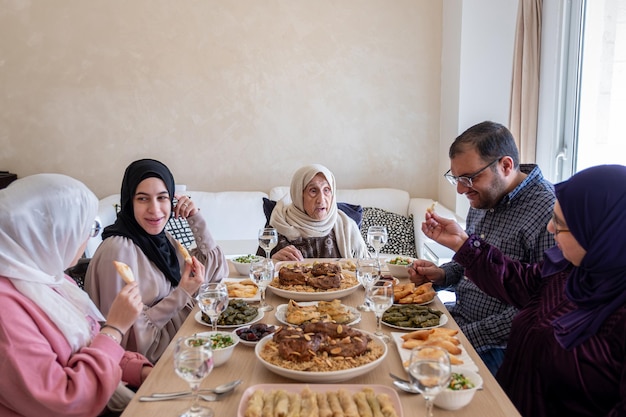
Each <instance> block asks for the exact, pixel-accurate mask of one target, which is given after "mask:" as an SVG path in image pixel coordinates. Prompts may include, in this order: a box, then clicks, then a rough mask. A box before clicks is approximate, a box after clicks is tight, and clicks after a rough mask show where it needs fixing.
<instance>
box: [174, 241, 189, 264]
mask: <svg viewBox="0 0 626 417" xmlns="http://www.w3.org/2000/svg"><path fill="white" fill-rule="evenodd" d="M176 244H177V245H176V246H178V251H179V252H180V254H181V255H183V259H184V260H185V262H186V263H188V264H190V265H191V255H190V254H189V251H188V250H187V248H186V247H185V245H183V244H182V243H180V241H178V240H177V241H176Z"/></svg>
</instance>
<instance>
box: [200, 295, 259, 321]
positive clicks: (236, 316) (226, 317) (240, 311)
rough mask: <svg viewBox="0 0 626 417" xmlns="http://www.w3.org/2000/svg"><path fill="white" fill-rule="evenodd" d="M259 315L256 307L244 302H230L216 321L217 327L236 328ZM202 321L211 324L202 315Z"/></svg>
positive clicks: (203, 314) (207, 317)
mask: <svg viewBox="0 0 626 417" xmlns="http://www.w3.org/2000/svg"><path fill="white" fill-rule="evenodd" d="M258 314H259V310H258V309H257V308H256V307H252V306H250V305H248V303H246V302H245V301H244V300H236V299H235V300H230V301H229V302H228V307H226V310H224V312H223V313H222V314H220V316H219V317H218V319H217V325H218V326H238V325H243V324H246V323H249V322H251V321H252V320H253V319H254V318H256V316H257V315H258ZM202 321H204V322H205V323H208V324H211V319H210V318H209V316H207V315H206V314H205V313H202Z"/></svg>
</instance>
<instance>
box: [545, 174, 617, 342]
mask: <svg viewBox="0 0 626 417" xmlns="http://www.w3.org/2000/svg"><path fill="white" fill-rule="evenodd" d="M555 193H556V198H557V200H558V201H559V204H560V206H561V209H562V210H563V216H564V217H565V222H566V223H567V226H568V228H569V230H570V231H571V233H572V235H573V236H574V238H575V239H576V240H577V241H578V243H579V244H580V245H581V246H582V247H583V248H584V249H585V250H586V251H587V253H586V255H585V256H584V258H583V259H582V261H581V264H580V266H578V267H574V268H573V270H572V272H571V273H570V276H569V277H568V279H567V282H566V295H567V298H569V299H570V300H571V301H572V302H573V303H574V304H575V305H576V306H577V307H578V308H577V309H575V310H574V311H571V312H569V313H567V314H566V315H564V316H563V317H561V318H559V319H557V320H555V321H554V322H553V326H554V327H555V330H556V335H557V339H558V341H559V343H560V344H561V345H562V346H563V347H564V348H566V349H569V348H573V347H576V346H578V345H580V344H581V343H583V342H584V341H586V340H587V339H589V338H590V337H591V336H593V335H594V334H595V333H596V332H597V331H598V329H599V328H600V326H601V325H602V323H603V322H604V320H605V319H606V318H607V317H608V316H609V315H611V313H613V312H614V311H615V310H616V309H618V308H619V307H621V306H623V305H624V303H626V255H625V254H626V167H625V166H622V165H600V166H596V167H592V168H588V169H586V170H584V171H581V172H579V173H578V174H576V175H574V176H572V177H571V178H570V179H569V180H567V181H565V182H562V183H560V184H557V185H556V186H555ZM561 257H562V254H561ZM553 260H554V259H553ZM557 261H558V259H557Z"/></svg>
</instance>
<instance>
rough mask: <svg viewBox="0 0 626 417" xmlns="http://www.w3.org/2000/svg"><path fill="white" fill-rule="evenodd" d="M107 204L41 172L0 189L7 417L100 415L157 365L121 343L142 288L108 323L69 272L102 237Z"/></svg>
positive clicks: (2, 390) (0, 324)
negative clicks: (99, 223)
mask: <svg viewBox="0 0 626 417" xmlns="http://www.w3.org/2000/svg"><path fill="white" fill-rule="evenodd" d="M97 208H98V199H97V198H96V196H95V195H94V194H93V193H92V192H91V191H89V189H88V188H87V187H86V186H85V185H84V184H82V183H80V182H79V181H77V180H75V179H72V178H70V177H67V176H64V175H58V174H39V175H32V176H29V177H25V178H23V179H19V180H17V181H15V182H13V183H12V184H11V185H10V186H9V187H8V188H6V189H3V190H0V305H1V306H2V315H1V316H0V357H2V361H0V374H1V375H4V376H5V377H4V378H1V379H0V415H2V416H95V415H98V414H99V413H100V412H102V411H103V410H104V408H105V406H106V405H107V403H108V402H109V400H110V399H111V398H112V397H113V395H114V393H117V392H118V391H120V389H118V386H120V387H123V386H122V385H120V383H128V384H129V385H131V386H139V385H140V384H141V382H142V381H143V380H144V379H145V377H146V376H147V375H148V373H149V370H150V369H151V366H152V365H151V364H150V363H149V362H148V361H147V360H146V358H144V357H143V356H141V355H138V354H136V353H132V352H126V351H124V349H122V348H121V346H120V341H121V338H122V335H123V333H125V332H126V331H127V330H128V329H129V328H130V326H131V325H132V324H133V322H134V321H135V319H136V318H137V317H138V315H139V314H140V313H141V311H142V308H143V304H142V303H141V297H139V291H138V288H137V284H136V283H133V284H129V285H127V286H126V287H124V288H123V289H122V290H121V292H120V294H119V295H118V297H117V299H116V301H115V306H114V307H113V308H112V309H111V311H110V312H109V315H108V318H107V319H108V320H107V322H106V324H104V325H102V326H101V325H100V324H99V323H100V322H103V321H104V318H103V317H102V315H101V314H100V312H99V311H98V309H97V308H96V307H95V305H94V304H93V303H92V302H91V300H90V299H89V297H88V295H87V293H85V292H84V291H83V290H81V289H80V288H79V287H78V286H77V285H76V283H75V282H74V281H72V279H71V278H69V277H68V276H66V275H65V274H64V271H65V270H66V269H67V268H68V267H70V266H72V265H74V264H76V262H77V261H78V259H79V258H80V256H81V255H82V253H83V252H84V250H85V246H86V245H87V240H88V239H89V237H90V236H91V235H92V234H93V230H94V227H95V226H96V224H95V223H94V219H95V217H96V213H97Z"/></svg>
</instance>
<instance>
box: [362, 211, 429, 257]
mask: <svg viewBox="0 0 626 417" xmlns="http://www.w3.org/2000/svg"><path fill="white" fill-rule="evenodd" d="M370 226H386V227H387V235H388V239H387V244H386V245H385V246H383V248H382V249H381V250H380V252H381V253H391V254H394V255H403V256H410V257H413V258H417V253H416V251H415V230H414V229H413V216H410V217H406V216H402V215H400V214H396V213H392V212H390V211H386V210H383V209H379V208H376V207H364V208H363V223H362V224H361V234H362V235H363V239H364V240H365V241H366V242H367V229H368V228H369V227H370ZM368 246H369V245H368Z"/></svg>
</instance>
